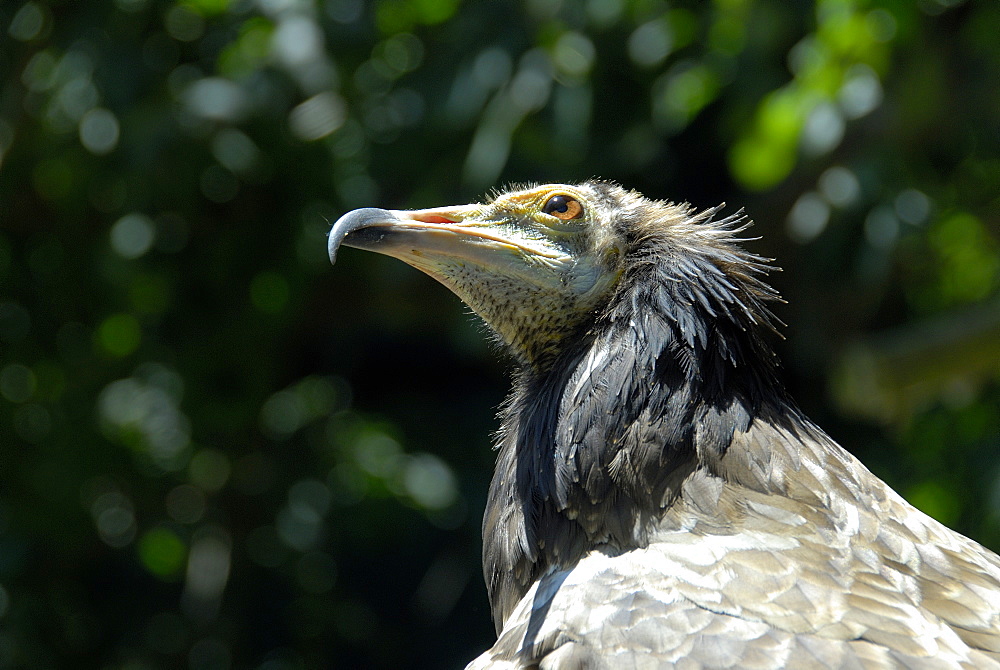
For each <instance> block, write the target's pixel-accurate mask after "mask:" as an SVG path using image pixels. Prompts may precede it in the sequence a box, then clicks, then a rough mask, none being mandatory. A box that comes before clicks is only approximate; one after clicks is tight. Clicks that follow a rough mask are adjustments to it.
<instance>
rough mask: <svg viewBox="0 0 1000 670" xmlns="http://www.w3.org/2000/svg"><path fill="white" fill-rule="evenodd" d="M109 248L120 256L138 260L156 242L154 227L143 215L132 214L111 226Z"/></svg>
mask: <svg viewBox="0 0 1000 670" xmlns="http://www.w3.org/2000/svg"><path fill="white" fill-rule="evenodd" d="M110 234H111V248H112V249H114V250H115V251H116V252H117V253H118V254H119V255H120V256H123V257H124V258H128V259H133V258H139V257H140V256H142V255H143V254H145V253H146V252H147V251H149V250H150V249H151V248H152V246H153V243H154V242H155V241H156V226H155V225H154V224H153V222H152V220H150V218H149V217H148V216H146V215H145V214H139V213H136V212H133V213H131V214H126V215H125V216H123V217H122V218H120V219H118V220H117V221H116V222H115V224H114V225H113V226H111V233H110Z"/></svg>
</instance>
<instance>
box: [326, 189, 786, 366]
mask: <svg viewBox="0 0 1000 670" xmlns="http://www.w3.org/2000/svg"><path fill="white" fill-rule="evenodd" d="M715 213H716V210H715V209H712V210H708V211H704V212H700V213H696V212H695V211H694V210H693V209H692V208H691V207H690V206H689V205H677V204H673V203H668V202H656V201H652V200H649V199H647V198H645V197H643V196H642V195H640V194H638V193H636V192H634V191H626V190H624V189H622V188H621V187H619V186H616V185H614V184H610V183H606V182H597V181H592V182H586V183H583V184H576V185H567V184H546V185H543V186H537V187H532V188H525V189H521V190H516V191H513V192H510V193H502V194H498V195H496V196H495V197H493V198H492V199H490V200H489V201H488V202H486V203H484V204H474V205H460V206H457V207H442V208H435V209H423V210H408V211H389V210H384V209H375V208H366V209H359V210H355V211H354V212H351V213H349V214H347V215H346V216H344V217H343V218H341V219H340V220H339V221H338V222H337V223H336V225H335V226H334V228H333V230H332V231H331V234H330V237H329V251H330V258H331V260H334V259H335V258H336V254H337V250H338V248H339V247H340V245H341V244H344V245H346V246H350V247H357V248H360V249H368V250H371V251H377V252H379V253H382V254H386V255H389V256H394V257H396V258H399V259H400V260H403V261H405V262H406V263H409V264H410V265H412V266H414V267H415V268H418V269H420V270H421V271H423V272H425V273H427V274H428V275H430V276H431V277H434V278H435V279H437V280H438V281H440V282H441V283H442V284H444V285H445V286H447V287H448V288H449V289H451V290H452V291H454V292H455V293H456V294H457V295H458V296H459V297H460V298H461V299H462V300H463V301H464V302H465V303H466V304H467V305H468V306H469V307H471V308H472V309H473V310H474V311H475V312H476V313H477V314H478V315H479V316H480V317H481V318H482V319H483V321H484V322H485V323H486V324H487V325H488V326H489V327H490V328H491V330H492V331H493V332H494V333H496V335H497V337H498V339H499V340H500V341H502V342H504V343H505V344H507V345H508V346H509V347H510V350H511V351H512V353H513V354H514V356H515V357H516V358H517V359H518V360H519V361H520V362H521V363H522V364H524V365H526V366H530V367H534V368H540V367H544V366H545V365H546V364H550V363H551V362H552V361H553V360H554V359H555V357H556V355H558V354H559V353H560V352H562V351H563V350H564V349H565V348H566V347H567V346H572V345H579V338H580V337H581V336H582V334H583V333H584V332H585V331H586V330H587V329H588V328H589V327H591V326H593V324H594V323H595V321H597V320H598V319H600V318H601V317H602V316H603V315H604V313H605V312H606V311H607V308H608V307H609V306H610V305H611V304H612V303H613V300H614V295H615V293H616V292H617V291H619V290H620V289H621V286H622V284H623V279H626V280H628V281H636V280H641V279H642V277H641V276H629V277H626V274H627V272H628V271H630V270H631V273H629V274H631V275H641V274H642V272H644V271H647V270H657V269H662V270H669V271H670V272H671V273H672V274H673V275H674V278H675V279H676V281H677V282H678V285H677V286H676V288H677V289H678V291H679V292H678V295H677V296H676V297H677V298H678V299H679V300H681V301H684V300H694V301H698V302H700V303H701V304H702V306H703V307H704V308H705V309H706V310H708V312H709V313H711V312H712V311H714V310H715V309H720V310H721V311H722V312H723V313H727V314H728V313H730V312H731V310H732V309H733V308H737V309H738V310H740V311H743V312H744V313H743V314H742V315H739V316H738V317H737V318H738V320H741V321H742V320H750V321H753V320H755V319H760V320H761V321H762V322H764V323H769V321H770V314H769V313H768V311H767V310H766V309H764V308H763V306H762V301H763V300H770V299H772V298H773V297H774V295H773V293H772V292H771V290H770V289H769V288H767V287H766V286H764V285H763V284H762V283H760V282H759V281H758V280H757V278H756V277H754V276H753V275H754V274H755V273H758V272H760V271H762V270H763V269H764V265H763V261H762V259H760V258H757V257H755V256H752V255H750V254H747V253H746V252H744V251H743V250H741V249H739V248H738V247H737V246H736V245H735V242H736V241H737V240H735V239H734V233H737V232H739V231H741V230H742V229H743V227H744V226H743V225H742V221H743V219H742V217H740V216H739V215H737V216H735V217H730V218H726V219H723V220H721V221H713V220H712V217H713V215H714V214H715ZM660 266H662V267H660ZM703 271H707V274H706V275H702V274H701V273H702V272H703ZM726 275H729V276H731V279H728V280H727V279H726ZM692 280H695V281H694V282H693V281H692ZM705 281H708V282H712V283H714V284H715V285H713V286H704V287H699V286H697V285H696V284H700V283H703V282H705ZM713 303H715V305H714V307H713ZM677 307H678V308H680V307H681V305H677ZM678 316H680V315H679V314H678ZM692 325H693V324H692ZM703 335H705V334H703Z"/></svg>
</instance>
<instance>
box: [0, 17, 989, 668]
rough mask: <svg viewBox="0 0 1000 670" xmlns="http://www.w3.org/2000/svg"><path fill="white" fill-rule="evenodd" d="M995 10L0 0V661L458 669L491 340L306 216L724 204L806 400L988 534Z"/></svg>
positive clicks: (478, 613)
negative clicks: (632, 203)
mask: <svg viewBox="0 0 1000 670" xmlns="http://www.w3.org/2000/svg"><path fill="white" fill-rule="evenodd" d="M998 29H1000V3H997V2H995V1H994V0H980V1H973V0H969V1H967V2H963V1H962V0H915V1H914V0H817V1H816V2H814V3H807V2H799V3H786V2H774V1H765V0H714V1H712V2H694V1H686V2H673V3H671V2H665V1H663V0H585V1H583V2H566V1H564V0H523V1H520V2H515V1H513V0H501V1H499V2H464V3H463V2H459V0H413V1H409V0H405V1H404V0H379V1H377V2H362V1H361V0H182V1H179V2H175V1H172V0H114V1H111V0H107V1H98V2H86V3H83V2H69V1H66V0H30V1H27V2H25V1H24V0H13V1H8V2H4V3H2V4H0V449H2V451H0V455H2V459H3V468H2V474H0V667H12V668H39V667H99V668H129V669H137V668H168V667H190V668H197V669H199V670H200V669H206V670H207V669H226V668H243V667H246V668H260V669H262V670H264V669H266V670H277V669H284V668H289V669H290V668H314V667H351V668H364V667H371V668H375V667H393V668H400V667H413V668H423V667H459V666H460V665H461V664H462V663H463V662H465V661H467V660H468V659H470V658H471V657H472V656H473V655H474V654H476V653H477V652H478V651H479V650H481V649H483V648H485V647H486V646H487V645H488V644H489V643H490V642H491V639H492V625H491V623H490V622H489V619H488V608H487V605H486V597H485V589H484V588H483V586H482V580H481V577H480V569H479V565H478V552H479V537H478V536H479V520H480V518H481V512H482V507H483V500H484V498H485V491H486V486H487V482H488V480H489V477H490V473H491V469H492V459H493V454H492V452H491V451H490V449H489V445H490V440H489V434H490V432H491V431H492V430H493V429H495V427H496V423H495V421H494V418H493V415H494V412H495V408H496V407H497V405H498V404H499V403H500V401H501V399H502V397H503V394H504V392H505V390H506V384H507V379H506V375H505V372H504V370H505V368H506V366H507V363H506V362H505V361H503V360H502V356H501V357H498V356H496V355H495V352H492V351H490V348H489V346H488V345H487V344H486V342H485V338H483V337H482V334H481V333H480V332H479V329H477V327H476V326H475V324H474V323H472V322H471V319H470V318H469V317H468V316H466V315H465V314H464V313H463V310H462V308H461V306H460V305H459V304H458V302H457V300H456V299H455V298H454V297H453V296H451V295H450V294H448V293H447V292H446V291H445V290H444V289H441V288H440V287H438V286H436V285H434V284H433V283H432V282H431V281H430V280H429V279H427V278H425V277H423V276H421V275H419V274H418V273H417V272H416V271H413V270H411V269H409V268H407V267H405V266H403V265H402V264H399V263H395V262H393V261H390V260H387V259H383V258H379V257H375V256H374V255H365V254H360V253H351V252H349V251H348V252H346V253H343V254H342V258H341V259H340V261H339V263H338V265H337V267H336V268H335V269H331V268H330V267H329V266H328V261H327V259H326V250H325V234H326V231H327V230H328V228H329V225H330V222H331V221H333V220H335V219H336V217H337V216H339V214H340V213H342V212H343V211H345V210H347V209H350V208H353V207H357V206H371V205H378V206H385V207H426V206H434V205H443V204H454V203H462V202H468V201H470V200H473V199H475V198H477V197H480V196H481V195H482V193H483V192H485V191H487V190H488V189H490V188H492V187H494V186H499V185H501V184H502V183H503V182H504V181H505V180H512V181H522V180H539V181H542V180H544V181H571V180H578V179H584V178H587V177H590V176H594V175H597V176H602V177H606V178H612V179H615V180H618V181H620V182H622V183H624V184H625V185H627V186H630V187H634V188H637V189H639V190H642V191H643V192H645V193H647V194H648V195H650V196H652V197H658V198H668V199H681V200H690V201H691V202H693V203H695V204H696V205H698V206H703V207H704V206H711V205H715V204H717V203H718V202H720V201H726V202H729V203H734V204H736V205H737V207H740V206H742V207H745V208H746V209H747V211H748V212H749V214H750V215H751V216H752V217H754V218H755V219H757V221H758V226H757V228H756V230H757V231H758V232H759V233H760V234H761V235H762V236H763V239H762V240H761V241H759V242H755V243H753V247H754V250H755V251H759V252H762V253H765V254H768V255H771V256H774V257H775V258H777V259H779V261H778V262H779V263H780V264H781V265H783V266H784V267H785V269H786V272H785V273H784V274H783V275H775V276H773V281H774V283H775V284H776V286H777V287H778V288H779V289H780V290H781V291H782V292H783V293H784V295H785V296H786V298H788V300H789V304H788V305H787V306H782V308H781V309H780V310H779V311H780V316H781V317H782V318H783V319H784V320H785V321H786V322H788V323H789V324H790V325H789V327H788V328H787V337H788V339H787V340H786V341H784V342H779V343H776V344H777V346H778V347H779V348H780V349H781V350H782V354H783V357H784V360H785V364H786V368H785V377H786V380H787V382H788V384H789V385H790V387H791V388H792V390H793V392H794V394H795V395H796V397H798V398H799V399H800V401H801V403H802V404H803V405H804V407H805V408H806V410H807V411H808V412H809V413H810V414H811V415H812V416H813V417H814V418H815V419H817V420H818V421H819V423H820V424H821V425H823V426H825V427H826V428H827V429H828V430H829V431H830V432H831V433H832V434H833V435H834V436H835V437H836V438H837V439H839V440H840V441H841V442H842V443H843V444H844V445H845V446H847V447H848V448H850V449H851V450H853V451H854V452H855V453H857V454H858V455H859V456H860V457H862V459H863V460H864V461H865V462H866V463H868V464H869V466H870V467H872V469H873V470H875V472H876V473H877V474H879V475H880V476H882V477H884V478H885V479H886V480H887V481H889V482H890V484H892V485H893V486H895V487H897V488H898V489H899V490H900V491H901V492H902V493H903V494H905V495H907V496H909V497H910V499H911V500H912V501H913V502H914V503H915V504H917V505H919V506H921V507H922V508H924V509H925V510H926V511H927V512H928V513H930V514H933V515H935V516H937V517H938V518H940V519H942V520H943V521H945V522H947V523H949V524H951V525H953V526H954V527H956V528H958V529H959V530H961V531H963V532H965V533H968V534H970V535H971V536H973V537H974V538H976V539H978V540H980V541H981V542H984V543H985V544H987V545H988V546H991V547H993V548H994V549H997V548H1000V511H998V510H1000V459H998V458H997V455H998V453H1000V451H998V450H1000V384H998V381H997V380H998V378H1000V133H998V129H1000V87H998V86H996V85H995V82H997V81H1000V46H998V43H997V41H996V34H997V30H998Z"/></svg>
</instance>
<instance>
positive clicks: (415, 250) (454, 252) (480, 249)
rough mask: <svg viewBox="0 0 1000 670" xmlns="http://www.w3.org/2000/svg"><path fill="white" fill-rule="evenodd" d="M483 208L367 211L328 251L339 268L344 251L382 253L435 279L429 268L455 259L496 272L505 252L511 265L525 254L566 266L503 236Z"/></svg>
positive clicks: (354, 215) (344, 221)
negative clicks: (484, 216) (485, 216)
mask: <svg viewBox="0 0 1000 670" xmlns="http://www.w3.org/2000/svg"><path fill="white" fill-rule="evenodd" d="M481 214H482V208H481V207H480V206H479V205H461V206H457V207H443V208H439V209H417V210H389V209H378V208H374V207H366V208H364V209H356V210H354V211H352V212H348V213H347V214H345V215H344V216H342V217H340V219H338V220H337V222H336V223H334V224H333V228H332V229H331V230H330V239H329V243H328V250H329V253H330V262H331V263H335V262H336V259H337V251H338V249H339V248H340V247H341V246H342V245H343V246H348V247H355V248H357V249H366V250H368V251H377V252H378V253H381V254H385V255H387V256H393V257H395V258H399V259H400V260H403V261H405V262H407V263H409V264H410V265H413V266H415V267H417V268H419V269H422V270H424V271H427V272H429V273H430V274H432V275H433V274H435V273H434V272H433V271H432V268H431V267H429V261H430V259H432V258H437V259H439V260H440V259H442V258H451V259H455V260H462V261H468V262H474V263H477V264H480V265H481V266H483V267H491V266H496V265H497V263H498V261H499V260H500V259H499V257H498V253H497V252H499V251H506V252H508V253H507V254H500V255H499V256H501V257H502V256H507V257H508V262H509V261H510V260H512V259H513V257H514V256H516V255H519V254H524V255H528V256H534V257H541V258H543V259H551V260H556V261H559V260H562V257H563V254H559V253H554V252H553V251H552V250H550V249H546V248H544V247H543V246H542V245H540V244H531V241H530V240H524V239H518V238H516V237H515V236H513V235H511V234H510V233H509V232H504V231H503V230H502V228H501V227H500V226H499V225H498V222H496V221H490V220H483V219H481V218H480V215H481Z"/></svg>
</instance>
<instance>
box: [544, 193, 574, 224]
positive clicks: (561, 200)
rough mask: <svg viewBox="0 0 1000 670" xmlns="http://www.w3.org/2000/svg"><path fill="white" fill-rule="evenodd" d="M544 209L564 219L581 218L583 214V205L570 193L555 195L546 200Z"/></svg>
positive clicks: (549, 213)
mask: <svg viewBox="0 0 1000 670" xmlns="http://www.w3.org/2000/svg"><path fill="white" fill-rule="evenodd" d="M542 211H543V212H544V213H546V214H548V215H549V216H554V217H556V218H557V219H562V220H563V221H569V220H570V219H579V218H580V217H581V216H583V205H581V204H580V201H579V200H577V199H576V198H574V197H573V196H570V195H554V196H552V197H551V198H549V199H548V200H546V201H545V204H544V205H543V206H542Z"/></svg>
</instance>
